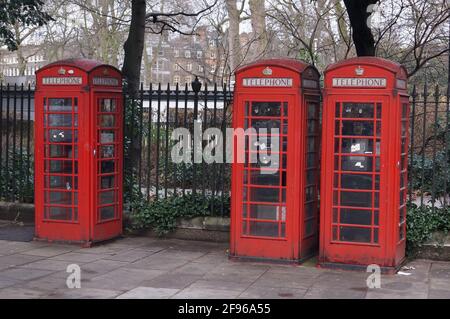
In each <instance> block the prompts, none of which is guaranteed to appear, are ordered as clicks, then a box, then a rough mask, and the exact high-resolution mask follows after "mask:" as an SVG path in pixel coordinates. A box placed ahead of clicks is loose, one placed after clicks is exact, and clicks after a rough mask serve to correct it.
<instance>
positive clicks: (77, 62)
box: [39, 58, 121, 73]
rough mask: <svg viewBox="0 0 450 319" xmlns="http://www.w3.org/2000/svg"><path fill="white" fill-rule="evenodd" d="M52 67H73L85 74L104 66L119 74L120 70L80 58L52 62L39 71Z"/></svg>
mask: <svg viewBox="0 0 450 319" xmlns="http://www.w3.org/2000/svg"><path fill="white" fill-rule="evenodd" d="M54 66H68V67H75V68H78V69H81V70H83V71H85V72H87V73H89V72H91V71H92V70H94V69H96V68H98V67H101V66H106V67H110V68H113V69H116V70H117V71H118V72H120V70H118V69H117V68H116V67H114V66H112V65H109V64H105V63H102V62H99V61H96V60H91V59H82V58H74V59H66V60H60V61H56V62H52V63H50V64H47V65H45V66H44V67H42V68H41V69H39V71H42V70H45V69H48V68H51V67H54ZM120 73H121V72H120Z"/></svg>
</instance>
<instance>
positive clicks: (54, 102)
mask: <svg viewBox="0 0 450 319" xmlns="http://www.w3.org/2000/svg"><path fill="white" fill-rule="evenodd" d="M48 111H54V112H72V99H71V98H67V99H48ZM74 111H76V108H75V110H74Z"/></svg>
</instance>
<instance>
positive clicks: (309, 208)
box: [305, 202, 318, 218]
mask: <svg viewBox="0 0 450 319" xmlns="http://www.w3.org/2000/svg"><path fill="white" fill-rule="evenodd" d="M317 210H318V208H317V202H311V203H307V204H305V214H306V218H310V217H313V216H314V215H316V213H317Z"/></svg>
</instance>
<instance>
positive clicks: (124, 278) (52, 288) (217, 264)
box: [0, 237, 450, 299]
mask: <svg viewBox="0 0 450 319" xmlns="http://www.w3.org/2000/svg"><path fill="white" fill-rule="evenodd" d="M226 250H227V245H225V244H217V243H208V242H194V241H181V240H163V239H153V238H143V237H136V238H123V239H119V240H116V241H113V242H111V243H107V244H104V245H101V246H97V247H94V248H90V249H87V248H84V249H83V248H80V247H77V246H69V245H58V244H48V243H40V242H28V243H24V242H11V241H4V240H0V298H183V299H185V298H450V262H433V261H428V260H415V261H412V262H410V263H409V264H408V265H407V266H409V267H411V270H408V271H407V272H409V273H411V275H409V276H406V275H390V276H388V275H384V276H382V278H381V285H382V287H381V289H368V288H367V286H366V278H367V276H368V275H369V274H368V273H358V272H348V271H334V270H333V271H331V270H325V269H318V268H316V267H314V263H313V262H310V263H307V264H306V265H303V266H289V265H273V264H264V263H248V262H245V263H244V262H236V261H230V260H228V258H227V256H226ZM70 264H78V265H79V266H80V267H81V278H82V280H81V288H80V289H68V288H67V286H66V280H67V277H68V275H69V274H68V273H67V272H66V269H67V266H68V265H70ZM412 268H413V269H412Z"/></svg>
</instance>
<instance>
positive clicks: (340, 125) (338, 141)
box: [319, 58, 409, 271]
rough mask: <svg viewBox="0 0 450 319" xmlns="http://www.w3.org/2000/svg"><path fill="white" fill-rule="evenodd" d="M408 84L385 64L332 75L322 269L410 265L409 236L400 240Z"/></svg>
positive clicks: (350, 66)
mask: <svg viewBox="0 0 450 319" xmlns="http://www.w3.org/2000/svg"><path fill="white" fill-rule="evenodd" d="M335 78H352V79H364V78H378V79H380V78H381V79H386V86H385V87H377V88H373V87H345V86H344V87H342V86H339V87H333V79H335ZM399 80H400V82H399ZM406 80H407V77H406V71H405V69H404V68H402V67H401V66H400V65H398V64H395V63H393V62H390V61H387V60H384V59H379V58H354V59H350V60H347V61H343V62H340V63H337V64H335V65H331V66H329V67H328V68H327V70H326V71H325V90H324V111H323V129H322V132H323V133H322V135H323V139H322V169H321V171H322V172H321V177H322V178H321V183H322V184H321V214H320V218H321V235H320V256H319V264H320V265H321V266H324V267H344V268H345V267H356V268H358V267H364V266H366V265H369V264H378V265H380V266H381V267H382V269H383V270H385V271H392V270H393V269H395V268H396V267H398V266H399V265H400V264H401V262H402V261H403V260H404V258H405V237H404V236H403V237H402V238H401V239H400V237H399V236H400V230H401V231H402V232H403V234H404V231H405V221H406V193H407V191H406V187H407V176H406V170H407V155H406V154H407V153H408V124H409V122H408V116H409V113H408V112H409V110H408V109H409V107H408V105H409V104H408V103H409V102H408V95H407V92H406ZM403 84H404V85H403ZM401 108H402V109H403V110H404V111H403V113H404V114H403V115H402V114H401V113H402V110H401ZM402 117H403V120H402ZM402 124H403V137H401V136H402V132H400V130H401V129H402ZM401 142H403V146H401ZM401 147H403V152H404V155H403V163H402V165H400V164H401V162H400V159H401V157H402V155H401V153H400V152H401ZM400 176H402V178H403V184H402V186H400ZM400 189H401V192H400ZM400 193H401V194H402V196H403V201H402V203H401V204H400ZM400 212H402V214H403V215H402V216H400ZM400 218H401V221H400Z"/></svg>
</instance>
